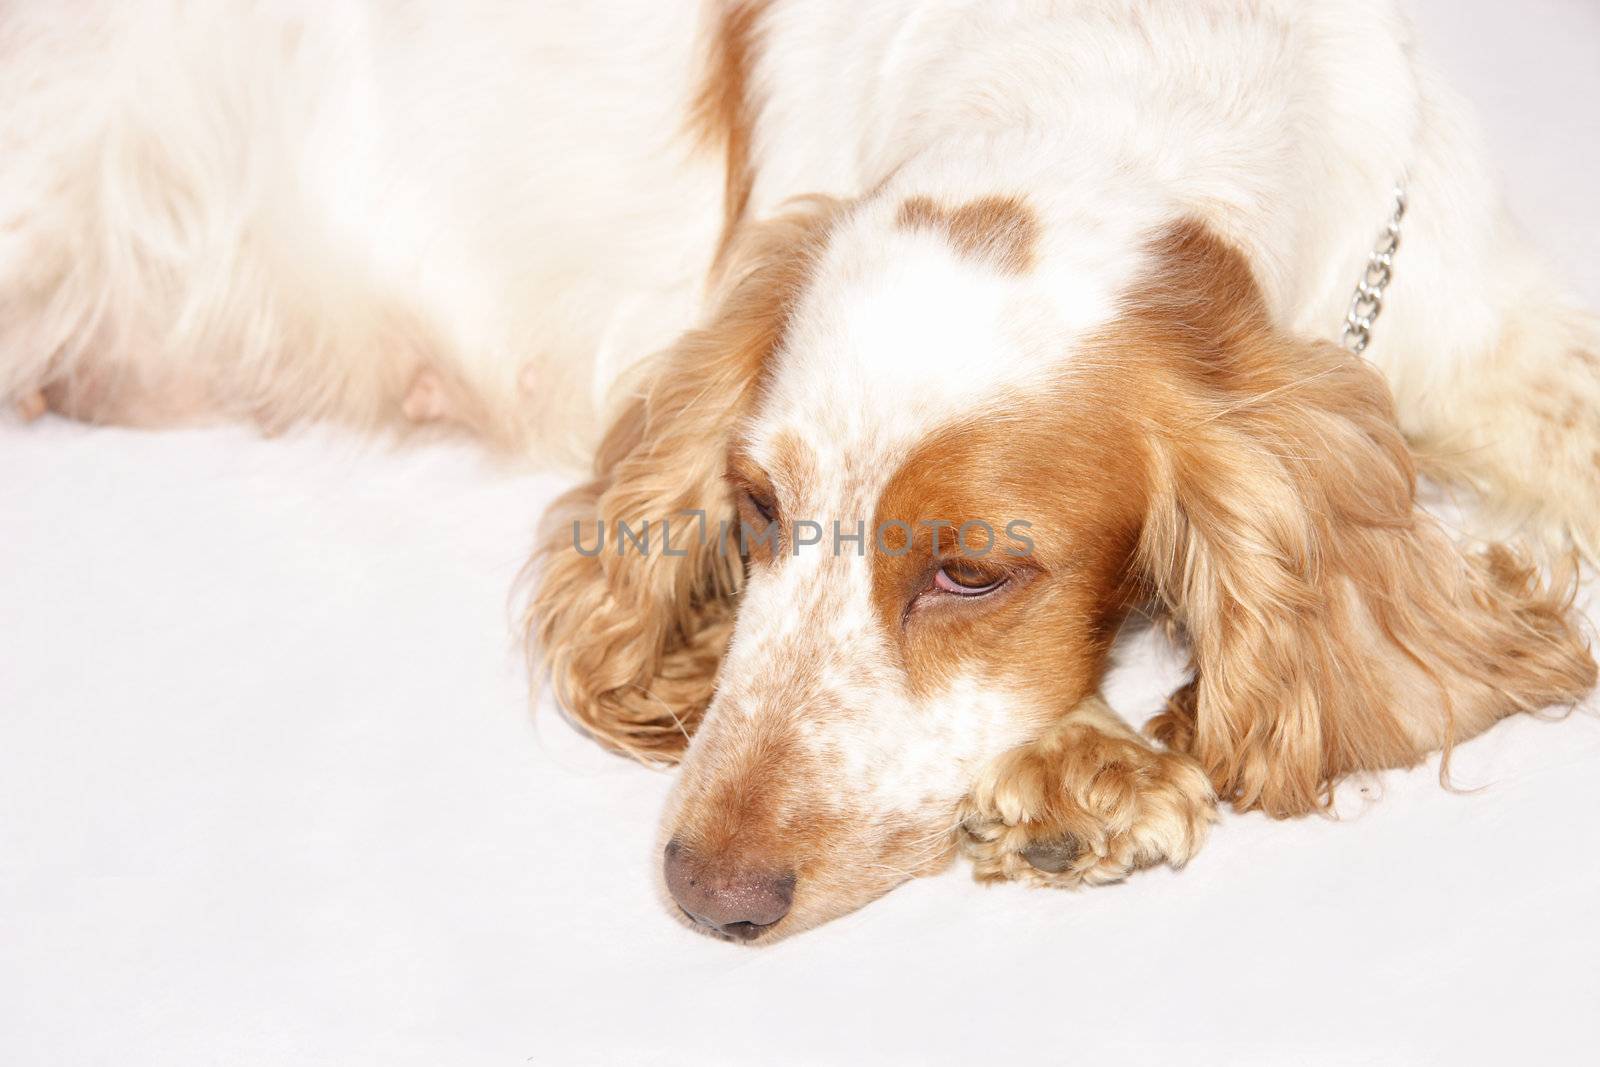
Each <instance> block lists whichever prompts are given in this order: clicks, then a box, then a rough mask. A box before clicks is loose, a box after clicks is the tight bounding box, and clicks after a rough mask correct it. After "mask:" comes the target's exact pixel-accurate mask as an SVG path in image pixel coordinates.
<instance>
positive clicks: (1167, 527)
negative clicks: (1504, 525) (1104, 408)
mask: <svg viewBox="0 0 1600 1067" xmlns="http://www.w3.org/2000/svg"><path fill="white" fill-rule="evenodd" d="M1155 252H1156V255H1157V260H1158V263H1159V267H1158V269H1157V270H1156V271H1155V272H1154V273H1153V274H1152V276H1151V277H1150V278H1149V279H1148V280H1147V283H1146V285H1145V286H1144V288H1143V289H1142V290H1141V291H1139V292H1135V293H1134V294H1132V296H1131V300H1130V306H1131V307H1133V308H1134V311H1133V312H1132V314H1130V315H1129V316H1128V317H1127V318H1126V319H1125V320H1124V321H1123V322H1121V323H1119V324H1118V325H1117V326H1116V327H1115V328H1114V329H1113V330H1110V331H1108V332H1107V334H1106V336H1105V337H1104V338H1103V340H1102V341H1101V343H1100V344H1099V345H1098V346H1093V347H1097V348H1098V349H1099V351H1097V352H1096V354H1095V359H1096V361H1097V362H1098V361H1104V360H1112V361H1115V362H1117V363H1120V364H1121V365H1122V366H1124V367H1125V368H1126V372H1127V373H1128V374H1130V375H1134V376H1138V377H1140V378H1142V379H1143V380H1144V386H1143V387H1142V388H1141V390H1140V391H1139V394H1138V397H1137V400H1138V402H1139V404H1140V406H1141V408H1142V412H1141V418H1142V420H1143V422H1144V424H1145V425H1146V426H1148V427H1150V428H1151V429H1152V430H1153V431H1154V432H1153V436H1152V439H1151V442H1150V444H1151V448H1150V457H1151V469H1150V479H1151V499H1150V510H1149V512H1148V514H1147V516H1146V519H1145V523H1144V531H1143V535H1142V538H1141V545H1140V553H1139V555H1140V560H1141V565H1142V568H1143V570H1144V572H1145V574H1146V576H1147V578H1148V580H1149V581H1150V583H1151V586H1152V588H1153V589H1154V591H1155V592H1156V594H1157V595H1158V597H1159V598H1160V600H1161V601H1162V602H1163V603H1164V604H1165V606H1166V608H1167V609H1168V611H1169V612H1170V613H1171V617H1172V619H1173V620H1174V621H1175V622H1176V623H1177V624H1178V625H1179V627H1180V628H1182V629H1183V630H1184V631H1185V632H1186V633H1187V634H1188V635H1189V637H1190V639H1191V641H1192V642H1193V646H1194V658H1195V665H1196V672H1197V678H1196V682H1195V684H1194V686H1193V688H1192V690H1189V691H1186V692H1184V693H1180V694H1179V696H1178V697H1177V698H1175V700H1174V702H1173V705H1172V706H1171V707H1170V708H1169V714H1168V716H1167V717H1166V718H1165V719H1164V720H1163V721H1162V722H1161V723H1160V724H1159V728H1160V729H1162V730H1163V731H1164V732H1165V733H1166V734H1167V736H1169V737H1170V738H1172V739H1174V740H1177V739H1179V738H1183V739H1185V740H1187V741H1188V742H1189V744H1190V746H1191V747H1190V751H1191V752H1192V753H1193V754H1194V755H1195V756H1196V757H1197V758H1199V759H1200V761H1201V763H1202V764H1203V765H1204V766H1205V767H1206V769H1207V771H1208V772H1209V773H1210V775H1211V778H1212V781H1213V782H1214V783H1215V785H1216V787H1217V790H1218V792H1219V793H1220V794H1221V795H1222V796H1224V797H1226V798H1228V799H1231V800H1233V801H1234V802H1235V804H1236V805H1237V806H1239V807H1241V808H1251V807H1259V808H1262V809H1264V810H1265V811H1267V812H1268V813H1269V814H1272V815H1295V814H1301V813H1304V812H1307V811H1311V810H1313V809H1315V808H1317V807H1320V806H1323V805H1325V804H1326V803H1327V801H1328V798H1329V795H1330V790H1331V785H1332V783H1333V781H1334V780H1335V779H1336V778H1337V777H1339V776H1340V775H1343V774H1345V773H1348V772H1350V771H1353V770H1357V769H1375V768H1382V767H1391V766H1406V765H1410V764H1412V763H1414V762H1416V761H1417V760H1419V759H1420V758H1422V756H1423V755H1425V754H1426V753H1427V752H1428V751H1430V750H1432V749H1436V748H1439V747H1441V746H1443V747H1445V748H1446V749H1448V747H1449V746H1450V744H1451V743H1452V742H1453V741H1455V740H1459V739H1462V738H1465V737H1469V736H1471V735H1472V734H1474V733H1477V732H1478V731H1480V730H1482V729H1484V728H1485V727H1487V726H1488V725H1489V724H1490V723H1492V722H1493V721H1495V720H1496V719H1498V718H1499V717H1501V716H1503V715H1506V714H1510V713H1512V712H1515V711H1520V710H1534V709H1538V708H1542V707H1545V706H1548V705H1552V704H1561V703H1567V702H1570V701H1573V700H1576V699H1578V698H1580V697H1581V696H1582V695H1583V694H1584V693H1585V692H1587V691H1588V689H1589V688H1591V687H1592V686H1593V684H1594V679H1595V666H1594V662H1593V660H1592V659H1591V658H1590V656H1589V654H1588V652H1587V649H1586V647H1585V642H1584V640H1583V638H1582V636H1581V634H1580V633H1579V632H1578V628H1577V625H1576V620H1575V619H1574V617H1573V615H1572V613H1571V610H1570V607H1571V605H1570V599H1569V598H1568V597H1567V596H1566V595H1564V594H1563V593H1562V592H1561V591H1559V590H1551V589H1548V588H1545V587H1543V586H1542V585H1541V584H1540V582H1539V581H1538V579H1537V576H1536V574H1535V572H1534V571H1533V570H1532V569H1531V568H1529V567H1528V566H1527V565H1526V564H1525V563H1524V562H1523V561H1522V560H1520V559H1519V558H1518V557H1516V556H1515V555H1514V554H1513V553H1512V552H1511V551H1510V550H1509V549H1506V548H1503V547H1499V546H1492V547H1491V548H1490V549H1489V550H1487V551H1486V552H1481V553H1464V552H1463V551H1462V550H1461V549H1460V548H1458V547H1457V546H1456V545H1455V544H1454V543H1453V542H1452V541H1451V539H1450V537H1449V536H1448V534H1447V533H1446V532H1445V531H1444V530H1443V529H1442V528H1441V527H1440V525H1439V524H1438V523H1437V522H1436V521H1435V520H1434V519H1432V518H1431V517H1430V516H1428V515H1427V514H1425V513H1424V512H1422V511H1420V510H1419V509H1418V508H1417V506H1416V500H1415V475H1414V471H1413V465H1412V459H1411V455H1410V451H1409V449H1408V447H1407V445H1406V443H1405V441H1404V439H1403V438H1402V437H1401V435H1400V431H1399V429H1398V426H1397V424H1396V420H1395V414H1394V410H1393V403H1392V400H1391V398H1390V396H1389V392H1388V389H1387V387H1386V386H1385V384H1384V382H1383V380H1382V379H1381V377H1379V375H1378V373H1377V372H1376V371H1375V370H1374V369H1373V368H1372V367H1371V366H1369V365H1368V364H1366V363H1364V362H1363V361H1361V360H1359V359H1357V358H1355V357H1353V356H1351V355H1349V354H1348V353H1346V352H1344V351H1343V350H1342V349H1340V348H1338V347H1337V346H1335V345H1332V344H1327V343H1316V342H1307V341H1302V340H1299V339H1296V338H1292V337H1288V336H1286V335H1284V334H1282V333H1280V332H1278V331H1277V330H1275V329H1274V328H1273V326H1272V324H1271V322H1270V320H1269V319H1268V316H1267V314H1266V310H1265V307H1264V304H1263V301H1262V299H1261V297H1260V295H1259V293H1258V292H1257V290H1256V287H1255V284H1254V281H1253V279H1252V277H1251V274H1250V271H1249V268H1248V266H1247V265H1246V263H1245V261H1244V259H1243V257H1241V256H1240V255H1239V254H1238V253H1237V252H1236V251H1234V250H1233V249H1232V248H1230V247H1228V246H1227V245H1226V244H1224V243H1223V242H1221V241H1220V240H1218V239H1216V238H1215V237H1214V236H1212V235H1211V234H1209V233H1208V232H1207V231H1206V230H1205V229H1204V228H1203V227H1201V226H1199V225H1198V224H1189V225H1185V226H1181V227H1178V228H1176V229H1175V230H1174V231H1173V232H1171V233H1169V234H1168V235H1166V236H1165V237H1164V238H1163V239H1162V240H1161V241H1159V242H1158V243H1157V245H1156V248H1155Z"/></svg>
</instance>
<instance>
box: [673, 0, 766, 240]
mask: <svg viewBox="0 0 1600 1067" xmlns="http://www.w3.org/2000/svg"><path fill="white" fill-rule="evenodd" d="M770 5H771V0H733V2H730V3H724V4H721V5H720V8H721V10H720V12H719V14H718V16H717V18H716V23H715V25H714V26H713V27H712V29H711V40H710V47H709V54H708V56H707V61H706V66H705V72H704V75H703V76H702V79H701V82H700V90H699V92H698V93H697V94H696V96H695V100H694V104H693V106H692V108H691V111H690V116H689V118H690V127H691V129H692V130H693V131H694V132H695V133H696V134H697V135H698V137H699V139H700V140H701V142H702V143H704V144H706V145H708V146H711V147H713V148H717V149H720V150H721V151H722V154H723V167H724V176H723V182H724V186H723V225H722V238H721V240H720V241H719V242H718V245H717V255H716V262H717V263H719V264H720V263H721V262H722V259H723V256H724V255H725V254H726V252H727V250H728V245H729V243H730V242H731V241H732V240H733V233H734V230H735V229H737V227H738V225H739V222H740V221H741V220H742V219H743V218H744V212H745V207H746V205H748V204H749V202H750V190H751V189H752V188H753V187H754V185H755V172H754V169H753V166H752V163H751V159H750V143H751V137H752V134H753V130H754V126H755V120H756V104H755V101H754V100H753V99H752V97H751V95H750V81H751V77H752V74H753V72H754V67H755V58H756V51H757V48H758V46H759V44H760V24H761V19H762V16H763V15H764V14H765V13H766V10H767V8H768V7H769V6H770Z"/></svg>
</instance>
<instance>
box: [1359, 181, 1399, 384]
mask: <svg viewBox="0 0 1600 1067" xmlns="http://www.w3.org/2000/svg"><path fill="white" fill-rule="evenodd" d="M1405 217H1406V191H1405V188H1404V187H1403V186H1398V185H1397V186H1395V190H1394V214H1393V215H1391V216H1390V217H1389V224H1388V225H1387V226H1385V227H1384V229H1383V236H1381V237H1379V238H1378V244H1377V247H1375V248H1373V250H1372V255H1371V256H1369V257H1368V258H1367V268H1366V270H1365V271H1363V272H1362V274H1361V281H1360V282H1359V283H1357V285H1356V291H1355V295H1354V296H1352V297H1351V298H1350V311H1349V312H1348V313H1347V314H1346V315H1345V317H1344V346H1345V347H1346V348H1348V349H1349V350H1350V351H1352V352H1354V353H1356V354H1357V355H1360V354H1361V353H1362V352H1365V351H1366V350H1367V346H1368V345H1369V344H1371V343H1372V326H1373V324H1374V323H1376V322H1377V321H1378V316H1379V315H1381V314H1383V294H1384V291H1385V290H1387V289H1388V288H1389V283H1390V282H1392V281H1394V254H1395V253H1396V252H1398V251H1399V250H1400V224H1401V223H1402V222H1403V221H1405Z"/></svg>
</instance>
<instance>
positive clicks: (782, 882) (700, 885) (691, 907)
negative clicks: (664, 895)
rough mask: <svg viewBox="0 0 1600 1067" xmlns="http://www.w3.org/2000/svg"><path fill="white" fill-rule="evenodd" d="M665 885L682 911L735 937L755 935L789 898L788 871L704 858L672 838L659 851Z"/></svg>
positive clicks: (790, 877) (786, 905) (774, 920)
mask: <svg viewBox="0 0 1600 1067" xmlns="http://www.w3.org/2000/svg"><path fill="white" fill-rule="evenodd" d="M664 865H665V873H666V880H667V889H668V890H669V891H670V892H671V893H672V899H673V900H675V901H677V902H678V907H680V908H682V909H683V912H684V914H685V915H687V916H689V918H691V919H693V920H694V921H695V922H696V923H697V924H699V925H700V926H702V927H704V928H705V929H707V930H708V931H710V932H712V933H716V934H721V935H723V936H724V937H729V938H734V939H737V940H740V941H751V940H754V939H755V938H757V937H760V936H761V935H762V934H763V933H765V932H766V931H767V930H768V929H769V928H771V927H772V926H774V925H776V924H777V922H778V921H779V920H780V919H782V918H783V917H784V916H785V915H787V914H789V907H790V905H791V904H792V903H793V902H794V886H795V876H794V872H793V871H781V872H780V871H759V870H747V869H741V868H738V867H735V866H732V865H731V864H728V863H716V862H708V861H707V860H706V859H705V858H703V857H701V856H699V855H697V854H696V853H695V852H694V851H693V850H692V849H690V848H687V847H686V846H684V845H683V843H682V842H680V841H678V840H677V839H676V838H674V839H673V840H671V841H669V842H667V847H666V851H665V856H664Z"/></svg>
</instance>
